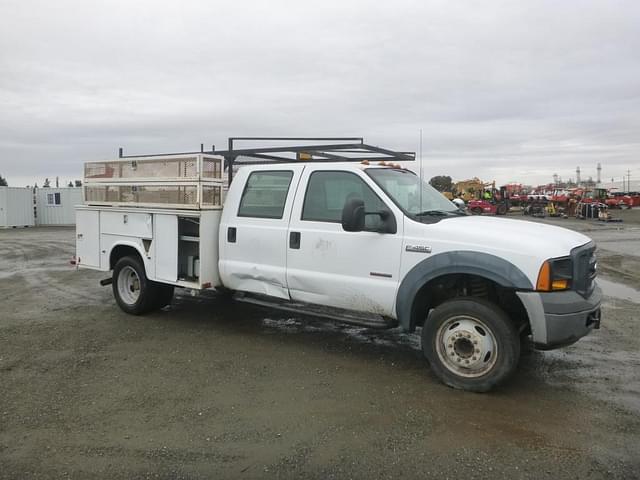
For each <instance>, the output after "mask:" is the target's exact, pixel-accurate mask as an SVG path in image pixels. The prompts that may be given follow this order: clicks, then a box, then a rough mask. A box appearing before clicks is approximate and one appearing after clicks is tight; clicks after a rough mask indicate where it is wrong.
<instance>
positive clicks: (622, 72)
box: [0, 0, 640, 185]
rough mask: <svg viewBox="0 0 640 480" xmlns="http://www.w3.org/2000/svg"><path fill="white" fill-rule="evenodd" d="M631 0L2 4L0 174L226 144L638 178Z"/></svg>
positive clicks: (639, 107) (433, 166) (22, 175)
mask: <svg viewBox="0 0 640 480" xmlns="http://www.w3.org/2000/svg"><path fill="white" fill-rule="evenodd" d="M639 27H640V4H638V3H637V2H633V1H608V0H602V1H577V0H576V1H566V2H557V1H555V2H551V1H534V0H531V1H522V2H510V1H502V2H492V3H491V4H490V5H489V4H486V3H484V2H475V1H467V2H445V1H428V2H425V1H395V2H376V3H375V4H374V3H373V2H364V1H349V2H344V1H343V2H332V1H327V0H325V1H318V2H293V1H269V2H258V1H254V2H241V1H228V2H226V1H225V2H217V1H185V2H181V3H179V4H178V3H166V4H164V3H162V2H157V1H137V2H129V1H108V2H106V1H105V2H83V1H70V0H67V1H57V2H46V1H42V2H36V1H18V0H15V1H13V2H11V1H9V2H3V4H2V5H1V6H0V173H2V174H3V175H4V176H6V177H8V178H9V181H10V182H11V183H12V184H15V185H19V184H25V183H33V181H34V180H35V179H36V178H37V179H38V181H39V182H41V181H42V179H43V178H44V177H45V176H48V177H52V176H55V175H60V177H61V178H64V179H71V178H78V177H80V175H81V164H82V162H83V161H86V160H92V159H99V158H109V157H112V156H114V154H115V152H116V149H117V147H118V146H121V145H122V146H124V147H126V150H127V151H130V152H157V151H176V150H177V151H180V150H184V149H193V148H197V146H198V145H199V144H200V143H201V142H205V143H206V144H207V145H209V144H211V143H215V144H217V145H223V144H224V142H225V139H226V137H227V136H230V135H245V134H246V135H256V134H258V135H272V134H273V135H340V136H343V135H364V136H365V138H366V139H367V140H368V141H370V142H371V143H375V144H380V145H386V146H390V147H394V148H399V149H403V150H417V148H418V132H419V129H420V128H422V129H423V132H424V170H425V175H429V176H430V175H434V174H441V173H448V174H451V175H453V176H454V177H456V178H466V177H471V176H479V177H481V178H484V179H486V180H490V179H493V178H495V179H496V180H498V181H499V182H504V181H510V180H520V181H525V182H531V183H538V182H547V181H550V179H551V175H552V174H553V173H558V174H560V175H561V176H562V177H564V178H568V177H570V176H573V175H574V171H575V167H576V166H577V165H581V166H582V170H583V172H585V173H586V175H593V176H595V165H596V163H597V162H601V163H602V164H603V171H604V173H603V176H604V177H605V178H609V179H610V178H611V177H619V176H621V175H622V174H623V172H625V171H626V169H632V177H636V178H637V177H639V176H640V170H638V167H637V164H638V153H639V151H640V139H639V138H638V132H639V131H640V117H639V114H638V112H639V111H640V82H638V78H640V62H639V61H638V53H637V52H638V51H640V28H639Z"/></svg>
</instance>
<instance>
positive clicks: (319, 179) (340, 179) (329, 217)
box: [302, 171, 388, 230]
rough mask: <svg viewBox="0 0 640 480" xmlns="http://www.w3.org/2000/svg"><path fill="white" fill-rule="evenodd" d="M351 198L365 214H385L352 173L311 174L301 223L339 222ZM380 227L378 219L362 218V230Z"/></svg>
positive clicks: (376, 197) (372, 195)
mask: <svg viewBox="0 0 640 480" xmlns="http://www.w3.org/2000/svg"><path fill="white" fill-rule="evenodd" d="M353 198H357V199H361V200H363V201H364V209H365V211H366V212H379V211H381V210H388V208H387V207H386V205H385V204H384V202H383V201H382V200H380V197H378V196H377V195H376V194H375V192H374V191H373V190H371V188H370V187H369V186H368V185H367V184H366V183H365V182H364V181H363V180H362V179H361V178H360V177H358V176H357V175H356V174H355V173H350V172H325V171H317V172H313V173H312V174H311V177H310V178H309V184H308V185H307V193H306V195H305V199H304V205H303V207H302V220H309V221H315V222H332V223H341V222H342V208H343V207H344V204H345V202H346V201H347V200H351V199H353ZM381 226H382V220H381V218H380V216H379V215H367V216H366V217H365V228H366V229H374V230H375V229H378V228H380V227H381Z"/></svg>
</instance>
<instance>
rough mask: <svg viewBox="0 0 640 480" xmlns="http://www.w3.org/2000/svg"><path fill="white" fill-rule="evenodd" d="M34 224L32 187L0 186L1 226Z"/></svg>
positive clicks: (30, 225)
mask: <svg viewBox="0 0 640 480" xmlns="http://www.w3.org/2000/svg"><path fill="white" fill-rule="evenodd" d="M33 225H34V215H33V191H32V190H31V189H30V188H18V187H0V228H1V227H32V226H33Z"/></svg>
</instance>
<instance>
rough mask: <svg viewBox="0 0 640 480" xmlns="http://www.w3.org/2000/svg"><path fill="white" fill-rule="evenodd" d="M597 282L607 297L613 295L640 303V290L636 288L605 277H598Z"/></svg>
mask: <svg viewBox="0 0 640 480" xmlns="http://www.w3.org/2000/svg"><path fill="white" fill-rule="evenodd" d="M597 282H598V286H599V287H600V288H601V289H602V293H604V294H605V295H606V296H607V297H613V298H617V299H619V300H628V301H629V302H633V303H640V291H638V290H636V289H634V288H631V287H627V286H626V285H622V284H620V283H615V282H612V281H610V280H605V279H603V278H598V280H597Z"/></svg>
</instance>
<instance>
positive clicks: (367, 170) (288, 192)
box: [76, 162, 601, 391]
mask: <svg viewBox="0 0 640 480" xmlns="http://www.w3.org/2000/svg"><path fill="white" fill-rule="evenodd" d="M418 196H419V199H420V201H419V203H417V202H418ZM423 197H424V198H423ZM223 200H224V207H223V206H222V205H219V206H209V207H208V208H206V209H199V208H190V209H189V208H185V209H176V208H162V207H156V208H150V207H148V206H131V207H125V206H123V203H122V202H115V204H114V205H111V206H110V205H107V204H104V203H101V204H99V205H92V204H91V202H85V203H86V204H85V205H83V206H80V207H78V210H77V259H76V261H77V264H78V265H79V266H80V267H85V268H93V269H97V270H101V271H110V270H114V274H113V282H114V287H113V288H114V295H115V296H116V299H117V300H118V303H119V305H120V306H121V307H122V308H123V309H124V310H125V311H128V312H129V313H136V314H137V313H144V312H145V311H149V310H153V309H154V308H157V307H159V306H162V305H163V304H167V303H169V302H170V298H171V295H172V294H173V290H172V288H171V291H170V292H167V291H166V288H165V290H164V293H162V294H160V293H157V295H160V296H161V297H163V299H162V301H160V302H156V301H155V300H153V299H152V298H151V297H153V295H156V293H154V294H153V295H152V294H151V293H149V295H147V297H149V298H146V300H145V302H146V303H144V308H139V307H140V305H141V304H140V302H141V300H140V299H141V298H142V296H144V295H145V292H144V291H143V290H144V288H149V289H150V288H152V287H154V285H156V287H154V288H160V286H162V285H164V286H165V287H166V286H167V285H170V286H177V287H185V288H190V289H196V290H201V289H208V288H214V289H224V290H225V291H233V292H239V293H240V296H242V297H245V296H248V297H250V298H252V299H253V300H254V301H255V302H256V303H259V304H263V305H270V304H272V305H273V306H274V307H284V308H288V306H291V305H295V306H297V307H301V308H302V307H306V306H308V307H310V308H311V309H313V307H314V306H318V307H323V308H324V307H328V308H331V309H333V310H332V311H333V312H334V316H338V317H340V315H341V313H340V312H342V313H343V314H344V318H345V319H348V321H351V322H353V321H354V320H353V318H355V317H354V316H353V315H354V314H359V315H360V316H361V317H362V318H364V317H371V318H374V317H375V318H379V319H380V325H384V326H388V327H394V326H400V327H401V328H403V329H404V330H405V331H414V330H415V328H416V327H420V326H422V327H423V328H422V342H423V349H424V351H425V355H426V356H427V358H428V359H429V361H430V363H431V364H432V370H433V371H434V373H436V375H438V377H440V379H441V380H443V381H444V382H445V383H447V384H449V385H451V386H454V387H457V388H464V389H469V390H475V391H486V390H488V389H490V388H492V387H493V386H494V385H496V384H497V383H499V382H501V381H503V380H504V379H505V378H507V377H508V376H509V375H510V374H511V373H513V371H514V370H515V365H516V364H517V357H518V356H519V348H520V347H519V337H522V336H527V335H530V336H531V338H532V340H533V343H534V344H535V345H536V346H537V347H539V348H541V349H548V348H555V347H558V346H562V345H566V344H569V343H573V342H574V341H576V340H578V339H579V338H580V337H582V336H584V335H586V334H587V333H588V332H589V331H591V329H593V328H598V327H599V322H600V299H601V293H600V290H599V288H598V287H597V285H596V284H595V254H594V251H595V244H594V243H593V242H592V241H591V240H590V239H589V238H588V237H586V236H584V235H582V234H579V233H576V232H573V231H570V230H566V229H563V228H558V227H554V226H549V225H544V224H540V223H532V222H527V221H520V220H513V219H504V218H495V217H483V216H467V215H464V214H462V213H461V212H459V211H457V209H456V207H455V206H454V205H453V204H451V202H449V201H448V200H446V199H445V198H444V197H443V196H441V195H440V194H439V193H437V192H436V191H435V190H433V189H431V187H429V186H427V185H424V184H420V179H418V178H417V177H416V176H415V174H413V173H412V172H409V171H408V170H405V169H402V168H399V167H398V166H397V165H395V166H387V165H369V164H368V162H363V163H345V162H336V163H327V162H320V163H314V162H292V163H278V164H266V165H251V166H245V167H242V168H240V169H239V170H238V172H237V173H236V174H235V176H234V180H233V182H232V183H231V185H230V187H229V190H228V192H227V193H226V195H220V203H222V201H223ZM416 205H417V206H416ZM425 206H427V210H424V211H423V209H424V208H425ZM136 256H137V258H136ZM123 258H124V259H126V258H129V260H126V261H125V260H123ZM118 262H124V263H123V265H121V266H118ZM139 264H141V266H140V265H139ZM123 269H124V270H123ZM116 283H118V284H119V286H117V285H116ZM163 288H164V287H163ZM151 291H152V292H155V290H151ZM159 291H160V290H158V292H159ZM128 302H129V303H128ZM136 302H138V303H136ZM270 302H271V303H270ZM311 311H313V310H311ZM335 312H338V313H335ZM362 323H363V324H366V322H362ZM445 327H446V328H445ZM516 343H517V345H516Z"/></svg>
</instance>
